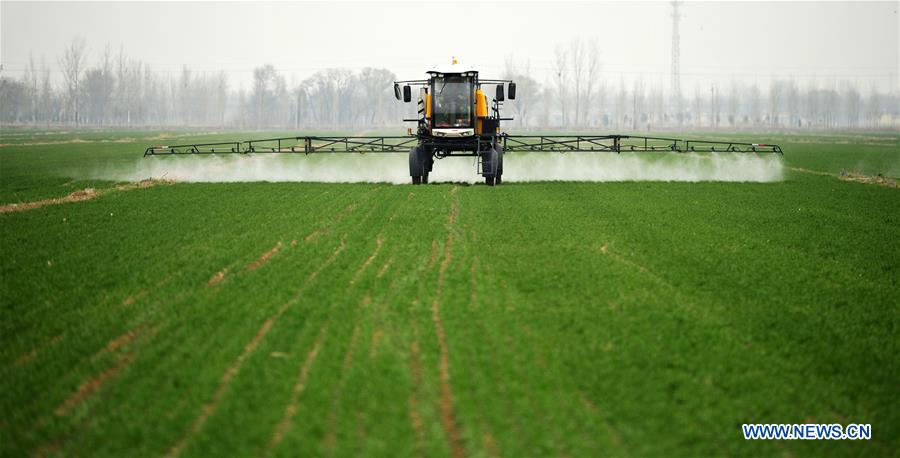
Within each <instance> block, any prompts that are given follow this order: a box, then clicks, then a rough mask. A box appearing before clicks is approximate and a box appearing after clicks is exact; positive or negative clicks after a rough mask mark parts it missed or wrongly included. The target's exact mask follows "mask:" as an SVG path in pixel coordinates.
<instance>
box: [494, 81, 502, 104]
mask: <svg viewBox="0 0 900 458" xmlns="http://www.w3.org/2000/svg"><path fill="white" fill-rule="evenodd" d="M494 98H495V99H496V100H497V101H498V102H502V101H503V99H504V97H503V85H502V84H498V85H497V97H494Z"/></svg>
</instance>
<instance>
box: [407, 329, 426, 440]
mask: <svg viewBox="0 0 900 458" xmlns="http://www.w3.org/2000/svg"><path fill="white" fill-rule="evenodd" d="M413 332H414V334H415V340H413V342H412V344H410V346H409V372H410V374H412V382H413V389H412V392H411V393H410V394H409V421H410V422H411V423H412V426H413V431H414V432H415V433H416V450H417V451H418V454H419V456H422V454H423V452H424V451H425V422H423V421H422V416H421V415H419V395H420V393H421V392H422V361H421V357H420V356H419V330H418V329H413Z"/></svg>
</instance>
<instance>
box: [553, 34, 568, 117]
mask: <svg viewBox="0 0 900 458" xmlns="http://www.w3.org/2000/svg"><path fill="white" fill-rule="evenodd" d="M553 57H554V58H553V74H554V75H555V76H556V97H557V99H559V108H560V119H561V121H562V125H563V126H565V125H566V121H568V118H567V116H566V113H567V108H568V107H567V106H566V99H567V94H568V91H567V90H566V85H567V84H568V80H569V78H568V76H569V75H568V69H567V68H566V67H568V65H567V64H568V53H567V52H566V50H565V48H563V47H562V46H561V45H556V48H555V49H554V56H553Z"/></svg>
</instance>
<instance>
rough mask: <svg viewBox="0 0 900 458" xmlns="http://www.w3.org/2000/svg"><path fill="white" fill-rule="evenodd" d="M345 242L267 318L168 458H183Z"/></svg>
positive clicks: (169, 451) (170, 451) (227, 370)
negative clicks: (241, 374)
mask: <svg viewBox="0 0 900 458" xmlns="http://www.w3.org/2000/svg"><path fill="white" fill-rule="evenodd" d="M345 239H346V235H344V236H342V237H341V241H340V243H339V244H338V246H337V247H336V248H335V249H334V251H333V252H332V253H331V255H330V256H329V257H328V259H326V260H325V262H323V263H322V264H320V265H319V267H318V268H316V270H314V271H312V272H310V273H309V275H307V276H306V279H305V281H304V283H303V285H301V286H300V288H299V289H298V290H297V291H296V292H295V293H294V295H293V296H291V298H290V299H288V300H287V301H286V302H285V303H284V304H282V305H281V306H280V307H279V308H278V309H277V310H276V311H275V313H273V314H272V315H270V316H269V317H268V318H267V319H266V321H264V322H263V324H262V325H261V326H260V328H259V330H258V331H257V332H256V334H255V335H254V336H253V338H251V339H250V341H248V342H247V344H246V345H244V349H243V351H241V354H240V355H238V357H237V358H236V359H235V360H234V361H233V362H232V363H231V365H230V366H228V368H227V369H226V370H225V373H224V374H222V377H221V378H220V379H219V385H218V387H217V388H216V391H215V392H214V393H213V396H212V399H210V400H209V401H208V402H207V403H206V404H204V405H203V407H202V408H201V410H200V414H199V415H198V416H197V417H196V418H195V419H194V421H193V423H191V425H190V426H189V427H188V429H187V431H186V433H185V434H184V435H182V437H181V438H180V439H179V440H178V441H177V442H176V443H175V444H174V445H172V447H170V448H169V450H168V452H167V453H166V456H167V457H176V456H179V455H180V454H181V452H182V451H183V450H184V448H185V447H186V446H187V444H188V442H189V441H190V439H191V438H192V437H193V436H194V435H195V434H197V432H199V431H200V430H201V429H202V428H203V426H204V425H205V424H206V422H207V421H208V420H209V418H210V417H211V416H212V414H213V413H215V411H216V409H217V408H218V407H219V404H220V403H221V401H222V398H223V397H224V396H225V394H226V393H227V392H228V388H229V387H230V385H231V381H232V380H233V379H234V377H235V376H237V374H238V372H240V370H241V367H242V366H243V365H244V362H246V361H247V359H248V358H249V357H250V355H252V354H253V352H254V351H255V350H256V348H257V347H258V346H259V344H260V343H261V342H262V340H263V338H264V337H265V336H266V334H268V332H269V330H270V329H272V326H274V325H275V322H276V321H277V320H278V318H280V317H281V315H283V314H284V312H286V311H287V310H288V309H289V308H290V307H291V306H292V305H294V304H295V303H296V302H297V301H299V300H300V297H301V296H302V294H303V292H304V291H306V288H307V287H308V286H309V285H310V284H311V283H312V282H313V281H314V280H315V279H316V277H317V276H318V274H319V272H321V271H322V270H323V269H325V268H327V267H328V266H330V265H331V264H332V263H333V262H334V261H335V259H337V257H338V256H339V255H340V254H341V252H342V251H343V250H344V247H345Z"/></svg>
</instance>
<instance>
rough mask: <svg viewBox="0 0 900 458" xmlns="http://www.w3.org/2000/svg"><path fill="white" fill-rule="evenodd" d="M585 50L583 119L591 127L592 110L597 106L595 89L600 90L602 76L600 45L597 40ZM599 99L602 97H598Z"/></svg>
mask: <svg viewBox="0 0 900 458" xmlns="http://www.w3.org/2000/svg"><path fill="white" fill-rule="evenodd" d="M586 46H587V49H586V50H585V81H584V100H583V102H582V107H583V108H582V114H581V119H582V121H583V122H586V123H588V125H590V124H591V123H590V119H591V108H592V107H594V106H595V105H597V104H596V103H593V102H594V100H593V99H594V98H595V95H594V89H595V88H600V87H601V84H600V82H599V81H598V79H599V76H600V45H599V44H598V43H597V40H591V41H589V42H588V44H587V45H586ZM597 98H598V99H599V98H600V97H597Z"/></svg>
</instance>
